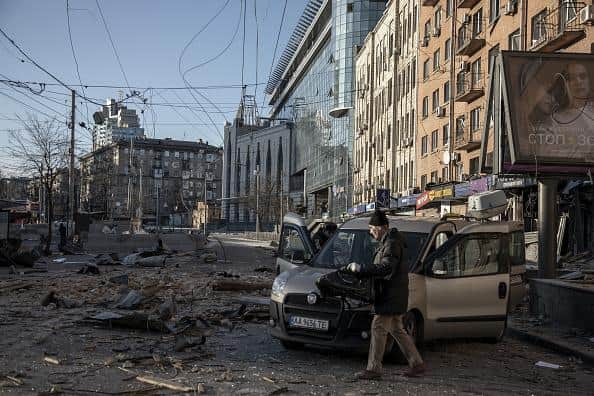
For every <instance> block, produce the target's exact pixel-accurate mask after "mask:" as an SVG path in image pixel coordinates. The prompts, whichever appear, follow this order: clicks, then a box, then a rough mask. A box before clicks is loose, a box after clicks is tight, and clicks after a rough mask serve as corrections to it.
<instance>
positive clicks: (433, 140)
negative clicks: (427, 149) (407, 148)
mask: <svg viewBox="0 0 594 396" xmlns="http://www.w3.org/2000/svg"><path fill="white" fill-rule="evenodd" d="M438 141H439V131H438V130H437V129H436V130H434V131H433V132H431V152H434V151H437V143H438Z"/></svg>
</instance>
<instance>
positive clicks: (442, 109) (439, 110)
mask: <svg viewBox="0 0 594 396" xmlns="http://www.w3.org/2000/svg"><path fill="white" fill-rule="evenodd" d="M445 115H446V108H445V106H439V107H438V108H437V116H438V117H445Z"/></svg>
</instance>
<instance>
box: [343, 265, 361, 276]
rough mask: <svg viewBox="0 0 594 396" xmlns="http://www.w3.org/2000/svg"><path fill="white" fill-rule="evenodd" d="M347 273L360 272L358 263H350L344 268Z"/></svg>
mask: <svg viewBox="0 0 594 396" xmlns="http://www.w3.org/2000/svg"><path fill="white" fill-rule="evenodd" d="M346 269H347V271H349V272H352V273H353V274H356V273H359V272H361V264H358V263H354V262H353V263H350V264H349V265H347V266H346Z"/></svg>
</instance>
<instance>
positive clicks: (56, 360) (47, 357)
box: [43, 356, 60, 364]
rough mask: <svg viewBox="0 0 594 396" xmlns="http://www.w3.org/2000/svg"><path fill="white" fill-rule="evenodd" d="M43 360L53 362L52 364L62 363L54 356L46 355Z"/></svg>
mask: <svg viewBox="0 0 594 396" xmlns="http://www.w3.org/2000/svg"><path fill="white" fill-rule="evenodd" d="M43 361H44V362H48V363H51V364H60V361H59V360H58V359H56V358H53V357H51V356H46V357H44V358H43Z"/></svg>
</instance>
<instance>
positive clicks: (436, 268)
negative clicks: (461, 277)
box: [431, 258, 448, 276]
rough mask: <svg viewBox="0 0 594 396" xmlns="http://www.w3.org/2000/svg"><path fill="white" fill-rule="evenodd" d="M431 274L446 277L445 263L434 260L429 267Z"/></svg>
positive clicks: (437, 259)
mask: <svg viewBox="0 0 594 396" xmlns="http://www.w3.org/2000/svg"><path fill="white" fill-rule="evenodd" d="M431 273H432V274H433V275H436V276H446V275H447V274H448V272H447V271H446V270H445V263H444V262H443V260H441V259H439V258H436V259H435V260H433V263H432V265H431Z"/></svg>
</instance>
